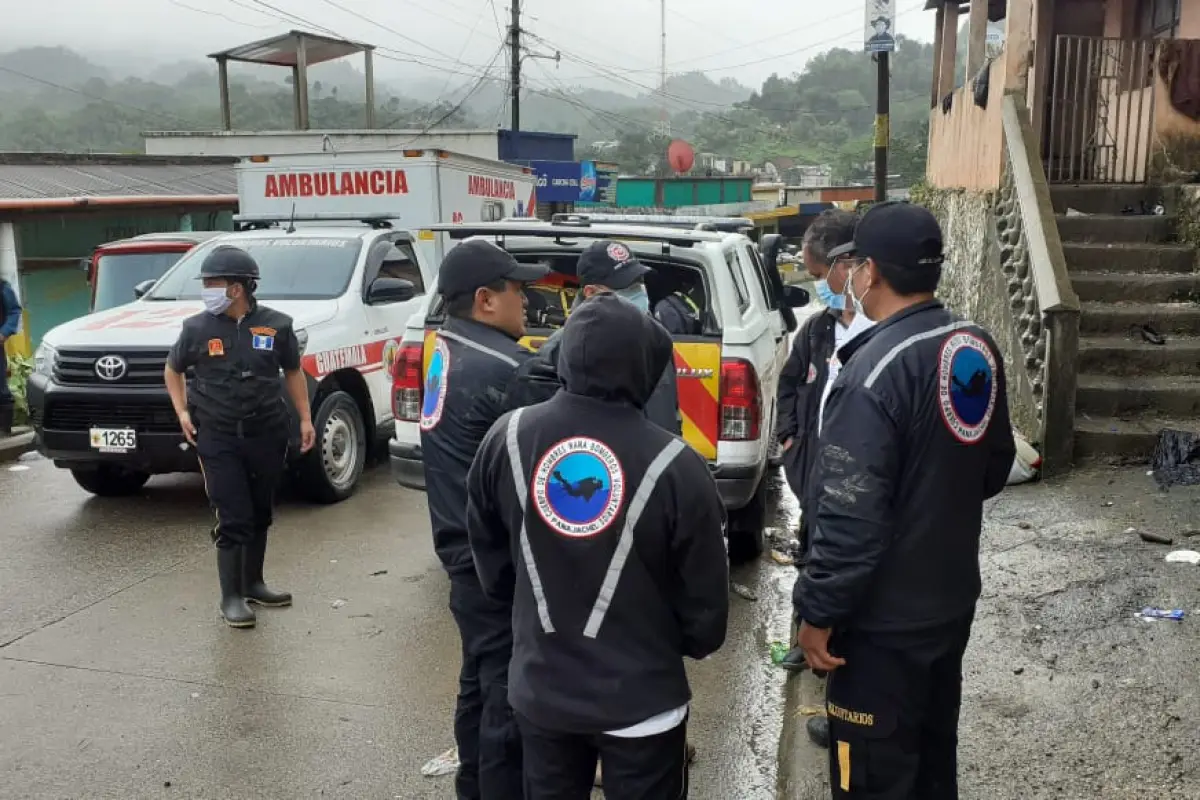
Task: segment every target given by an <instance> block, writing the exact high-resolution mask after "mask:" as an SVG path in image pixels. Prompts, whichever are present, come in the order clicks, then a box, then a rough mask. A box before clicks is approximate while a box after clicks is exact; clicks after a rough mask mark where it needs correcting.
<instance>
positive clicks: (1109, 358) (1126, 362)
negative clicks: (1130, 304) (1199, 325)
mask: <svg viewBox="0 0 1200 800" xmlns="http://www.w3.org/2000/svg"><path fill="white" fill-rule="evenodd" d="M1166 339H1167V343H1166V344H1165V345H1152V344H1149V343H1147V342H1145V341H1143V340H1142V339H1141V338H1140V337H1137V338H1131V337H1130V336H1124V335H1122V336H1116V335H1114V336H1088V337H1083V338H1081V339H1080V340H1079V371H1080V373H1084V374H1097V375H1125V376H1133V377H1137V376H1140V375H1143V374H1146V373H1152V374H1156V375H1197V374H1200V337H1195V336H1167V337H1166Z"/></svg>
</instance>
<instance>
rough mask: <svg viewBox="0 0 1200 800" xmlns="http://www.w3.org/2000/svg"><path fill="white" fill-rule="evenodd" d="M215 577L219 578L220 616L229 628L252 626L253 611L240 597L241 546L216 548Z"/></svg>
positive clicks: (253, 620)
mask: <svg viewBox="0 0 1200 800" xmlns="http://www.w3.org/2000/svg"><path fill="white" fill-rule="evenodd" d="M217 577H218V578H220V580H221V616H222V617H223V618H224V619H225V623H226V624H227V625H229V627H231V628H253V627H254V622H255V619H254V611H253V610H252V609H251V608H250V606H248V605H246V599H245V598H244V597H242V548H240V547H218V548H217Z"/></svg>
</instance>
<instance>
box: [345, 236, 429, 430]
mask: <svg viewBox="0 0 1200 800" xmlns="http://www.w3.org/2000/svg"><path fill="white" fill-rule="evenodd" d="M381 278H392V279H399V280H403V281H408V282H409V283H411V284H412V285H413V293H412V296H411V297H408V298H407V299H401V298H400V297H398V296H397V295H396V294H395V293H394V292H392V293H386V292H385V291H384V288H385V287H384V284H382V283H380V282H379V279H381ZM429 278H432V276H426V275H424V274H423V273H422V271H421V262H420V259H418V257H417V255H416V252H415V251H414V248H413V242H412V240H411V238H410V237H409V236H408V234H405V233H393V234H390V235H389V236H387V237H384V238H382V239H379V240H377V241H376V243H375V244H374V245H372V246H371V250H370V252H369V253H368V254H367V264H366V267H365V269H364V270H363V283H362V295H361V296H362V308H363V313H364V316H365V318H366V330H365V337H364V338H365V341H366V342H368V343H369V344H368V345H367V351H368V358H369V359H370V365H369V367H368V368H366V369H363V370H362V372H363V377H364V378H365V379H366V382H367V386H368V387H369V388H370V391H371V403H372V405H374V406H375V417H376V420H375V421H376V422H379V423H382V422H387V421H388V420H391V418H392V399H391V398H392V377H391V370H390V367H391V364H392V361H393V359H394V358H395V356H396V351H397V350H399V348H400V340H401V338H403V336H404V330H405V326H406V325H407V323H408V320H409V318H410V317H411V316H412V315H413V313H414V312H416V311H417V310H418V309H420V308H421V305H422V301H423V299H424V297H425V292H426V286H427V285H428V283H429V282H430V281H429ZM391 288H392V289H394V288H395V286H394V284H393V285H392V286H391Z"/></svg>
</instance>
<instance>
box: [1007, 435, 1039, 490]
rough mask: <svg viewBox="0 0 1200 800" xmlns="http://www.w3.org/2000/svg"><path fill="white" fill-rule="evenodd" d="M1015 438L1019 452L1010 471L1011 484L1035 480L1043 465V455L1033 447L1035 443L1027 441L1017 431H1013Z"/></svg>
mask: <svg viewBox="0 0 1200 800" xmlns="http://www.w3.org/2000/svg"><path fill="white" fill-rule="evenodd" d="M1013 440H1014V441H1015V442H1016V444H1017V454H1016V456H1015V457H1014V458H1013V464H1012V469H1010V470H1009V472H1008V485H1009V486H1014V485H1016V484H1018V483H1028V482H1029V481H1031V480H1033V479H1034V478H1036V477H1037V474H1038V470H1039V469H1041V466H1042V456H1041V454H1039V453H1038V451H1037V450H1035V449H1033V445H1031V444H1030V443H1029V442H1027V441H1025V439H1023V438H1022V437H1021V435H1020V434H1019V433H1017V432H1016V431H1013Z"/></svg>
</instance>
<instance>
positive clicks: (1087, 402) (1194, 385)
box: [1075, 374, 1200, 418]
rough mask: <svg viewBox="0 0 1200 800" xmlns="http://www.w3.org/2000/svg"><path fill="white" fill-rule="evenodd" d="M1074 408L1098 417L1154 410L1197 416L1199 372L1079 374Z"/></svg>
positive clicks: (1199, 407) (1131, 414) (1178, 415)
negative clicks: (1121, 374) (1171, 373)
mask: <svg viewBox="0 0 1200 800" xmlns="http://www.w3.org/2000/svg"><path fill="white" fill-rule="evenodd" d="M1075 409H1076V411H1077V412H1079V413H1081V414H1087V415H1089V416H1101V417H1121V416H1134V415H1137V414H1142V413H1145V412H1147V411H1154V412H1157V413H1160V414H1162V415H1164V416H1168V417H1184V418H1186V417H1196V416H1200V376H1193V375H1165V376H1159V375H1155V376H1147V375H1136V376H1115V375H1091V374H1083V375H1080V376H1079V383H1078V386H1077V387H1076V390H1075Z"/></svg>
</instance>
